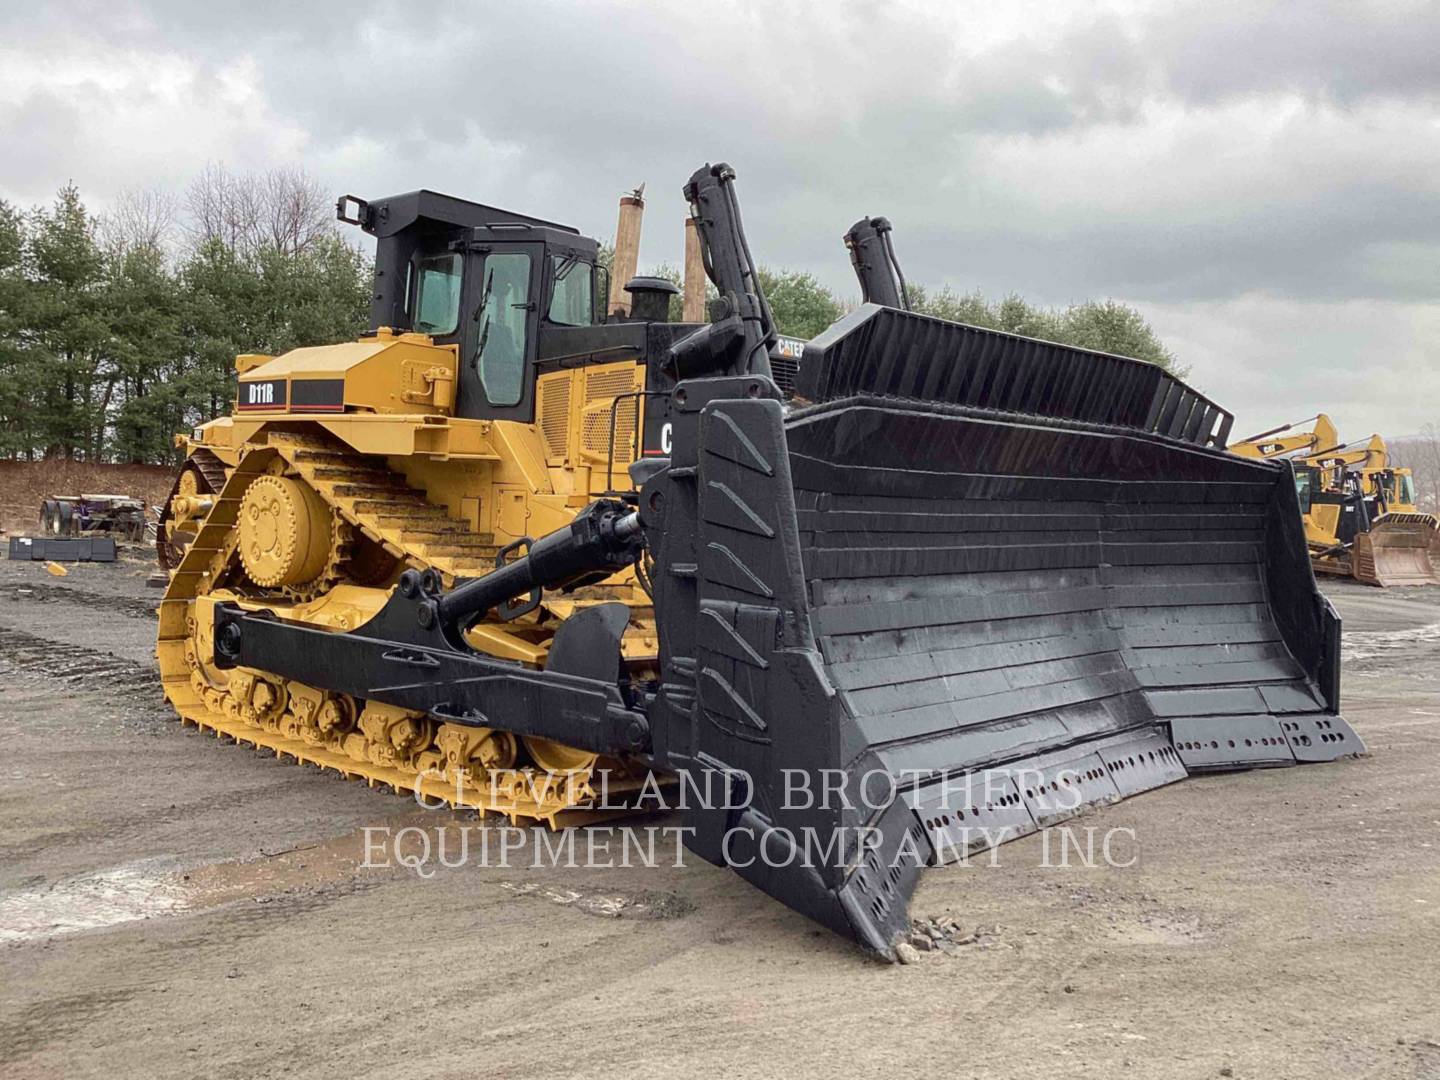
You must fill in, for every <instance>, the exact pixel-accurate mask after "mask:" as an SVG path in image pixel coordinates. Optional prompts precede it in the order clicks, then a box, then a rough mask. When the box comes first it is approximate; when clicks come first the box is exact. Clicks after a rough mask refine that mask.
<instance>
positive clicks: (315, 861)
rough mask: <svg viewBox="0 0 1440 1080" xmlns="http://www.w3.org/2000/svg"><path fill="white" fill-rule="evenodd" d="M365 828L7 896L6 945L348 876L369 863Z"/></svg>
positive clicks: (1, 917) (0, 922)
mask: <svg viewBox="0 0 1440 1080" xmlns="http://www.w3.org/2000/svg"><path fill="white" fill-rule="evenodd" d="M363 835H364V830H363V829H361V830H357V831H356V832H353V833H347V834H346V835H344V836H338V837H335V838H333V839H329V840H323V841H317V842H314V843H308V844H301V845H297V846H295V847H291V848H286V849H284V850H282V851H274V852H269V851H260V852H258V853H256V854H255V855H253V856H250V857H248V858H244V859H235V860H230V861H226V862H218V863H209V864H206V865H202V866H196V867H191V868H188V869H175V867H174V863H173V862H167V863H166V865H165V869H164V870H163V871H162V870H161V869H159V867H158V866H157V865H156V863H155V862H154V861H153V860H151V861H146V862H141V863H132V864H130V865H127V866H120V867H116V868H114V869H111V870H104V871H100V872H99V873H95V874H86V875H83V876H80V877H73V878H67V879H66V880H64V881H59V882H55V883H54V884H51V885H42V886H38V887H36V888H32V889H22V890H17V891H15V892H11V893H6V894H4V895H0V945H9V944H14V943H21V942H26V941H35V940H40V939H44V938H51V937H57V936H60V935H63V934H74V933H79V932H81V931H85V930H102V929H105V928H107V927H112V926H119V925H122V924H124V923H131V922H139V921H141V920H144V919H151V918H155V917H157V916H167V915H170V916H173V915H180V914H185V913H194V912H197V911H204V910H207V909H209V908H214V907H218V906H220V905H221V904H226V903H230V902H233V901H236V900H252V901H254V902H256V903H261V904H263V903H268V902H270V901H272V900H275V899H277V898H278V897H280V896H282V895H284V894H286V893H294V892H300V891H308V890H313V889H315V888H318V887H321V886H325V885H329V884H332V883H334V882H337V881H342V880H343V881H348V880H351V879H353V878H354V877H355V876H356V875H357V874H360V873H362V872H364V870H363V868H362V866H361V859H362V855H363Z"/></svg>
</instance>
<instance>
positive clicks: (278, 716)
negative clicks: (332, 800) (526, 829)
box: [157, 431, 653, 827]
mask: <svg viewBox="0 0 1440 1080" xmlns="http://www.w3.org/2000/svg"><path fill="white" fill-rule="evenodd" d="M277 471H283V472H284V473H285V474H286V475H289V476H292V477H296V478H298V479H299V480H301V481H302V482H303V483H305V484H306V485H307V486H309V487H310V489H311V490H313V491H314V492H316V493H318V494H319V495H320V496H321V498H322V499H323V500H324V501H325V503H326V504H327V505H328V506H329V507H330V508H331V510H332V512H333V513H334V514H335V516H336V529H335V550H334V552H333V554H332V558H331V563H330V566H329V567H328V568H327V571H326V575H327V576H326V577H325V579H324V580H325V589H324V590H322V591H321V592H319V593H316V595H314V596H309V595H307V596H303V597H296V596H283V595H279V594H264V595H260V594H257V593H256V591H255V589H254V587H253V586H248V587H247V586H246V585H245V584H244V581H243V577H242V576H241V575H240V574H239V572H238V570H237V564H238V556H237V554H236V545H237V543H238V536H239V531H240V526H239V511H240V504H241V500H242V499H243V497H244V494H245V492H246V490H247V488H248V487H249V485H250V484H251V483H252V482H253V481H254V480H255V479H256V478H257V477H259V476H261V475H264V474H265V473H267V472H277ZM366 543H368V544H369V545H370V550H371V552H372V553H373V552H374V551H375V549H376V548H379V549H383V551H384V553H385V554H386V555H387V556H388V557H389V558H390V559H393V560H395V564H396V565H403V566H408V567H413V568H416V569H420V570H425V569H432V568H433V569H435V570H437V571H438V572H439V573H441V574H442V575H443V576H444V578H445V579H447V580H454V579H455V578H458V577H469V576H474V575H477V574H480V573H483V572H485V571H486V570H488V569H490V568H492V567H493V565H494V558H495V555H496V552H497V550H498V549H497V547H496V545H495V541H494V539H493V537H490V536H487V535H482V534H477V533H475V532H474V531H473V530H472V529H471V528H470V527H469V526H468V525H467V523H465V522H464V521H462V520H459V519H456V518H453V517H451V516H450V515H449V513H448V511H447V510H446V508H445V507H444V506H442V505H439V504H436V503H432V502H430V501H429V500H428V499H427V498H426V496H425V493H424V492H423V491H421V490H418V489H416V488H414V487H412V486H410V485H409V484H408V483H407V482H406V480H405V478H404V477H403V476H401V475H400V474H399V473H396V472H394V471H392V470H390V469H389V468H387V467H386V465H385V463H384V461H383V460H381V459H376V458H364V457H361V456H359V455H356V454H354V453H353V452H351V451H349V450H348V449H347V448H345V447H344V446H343V445H341V444H339V443H337V442H335V441H334V440H331V439H329V438H328V437H325V436H321V435H318V434H306V433H300V432H293V431H286V432H273V433H271V434H270V436H269V443H268V445H266V446H265V447H261V448H257V449H254V450H252V451H251V452H250V453H248V454H247V455H246V457H245V458H244V459H242V460H241V462H240V463H239V464H238V465H237V466H236V468H235V469H234V470H233V471H232V472H231V473H230V475H229V477H228V479H227V480H226V482H225V485H224V487H223V489H222V490H220V491H219V492H218V493H217V495H216V497H215V503H214V506H213V507H212V509H211V510H210V512H209V514H208V515H207V517H206V518H205V520H204V522H203V523H202V525H201V527H200V530H199V532H198V534H197V535H196V538H195V540H194V542H193V543H192V544H191V545H190V546H189V547H188V548H187V550H186V552H185V555H184V558H183V560H182V561H181V563H180V565H179V567H178V568H177V569H176V571H175V573H174V574H173V576H172V579H171V583H170V587H169V589H168V590H167V591H166V593H165V598H164V600H163V601H162V602H161V606H160V633H159V645H158V650H157V655H158V657H159V662H160V672H161V677H162V681H163V683H164V689H165V696H166V697H167V698H168V699H169V700H170V702H171V704H172V705H173V706H174V707H175V709H176V711H177V712H178V713H179V714H180V718H181V721H182V722H184V723H187V724H194V725H195V726H197V727H199V728H200V729H202V730H207V731H212V732H214V733H215V734H216V735H219V736H226V737H229V738H231V739H234V740H235V741H237V742H241V743H248V744H251V745H253V746H256V747H263V748H265V749H269V750H271V751H273V752H274V753H275V754H276V755H278V756H282V757H291V758H294V759H295V760H296V761H301V762H308V763H311V764H314V765H318V766H320V767H322V768H327V769H333V770H334V771H336V772H338V773H340V774H342V775H344V776H347V777H351V778H356V779H363V780H365V781H367V782H368V783H370V784H371V785H372V786H373V785H375V784H383V785H385V786H387V787H391V788H394V789H395V790H397V791H400V790H412V791H420V792H423V793H424V794H425V795H426V796H427V797H428V798H430V799H432V800H438V801H442V802H446V803H449V804H451V805H453V806H462V807H467V808H473V809H479V810H482V811H488V812H495V813H500V814H504V815H506V816H507V817H510V818H511V819H512V820H529V821H543V822H546V823H548V824H550V825H552V826H557V827H558V826H562V825H568V824H575V823H580V822H583V821H590V820H595V819H596V818H597V817H598V816H609V814H613V811H610V812H608V814H605V815H602V814H601V813H600V812H599V811H598V810H596V809H594V808H593V807H592V806H591V805H589V804H591V803H592V801H593V799H594V796H595V791H594V788H593V786H592V782H591V781H592V775H593V773H594V771H595V770H596V769H597V768H605V767H608V768H612V769H613V768H620V766H619V763H616V762H607V761H605V759H599V760H596V759H595V758H594V756H593V755H590V756H589V757H584V758H582V760H579V761H577V762H576V763H574V764H571V763H569V762H566V763H565V767H563V768H555V767H551V768H543V767H535V766H527V765H525V764H523V763H522V762H523V758H522V757H520V755H519V745H518V743H519V741H518V740H517V739H516V738H515V737H514V736H513V735H510V734H509V733H507V732H504V731H502V730H494V731H492V730H490V729H477V728H469V727H463V726H460V725H451V724H440V723H437V722H435V721H434V720H433V719H431V718H429V717H426V716H422V715H420V714H418V713H415V714H411V713H404V712H402V711H401V710H397V709H392V708H389V707H387V706H376V705H372V704H367V703H365V702H363V701H357V700H353V699H350V698H347V697H345V696H344V695H336V694H329V693H326V692H323V691H320V690H316V689H314V688H312V687H308V686H304V685H301V684H299V683H296V682H294V681H292V680H284V679H280V678H278V677H276V676H273V675H269V674H267V673H265V672H260V671H249V670H247V669H237V670H234V671H224V670H221V669H219V668H218V667H216V665H215V664H214V662H213V644H212V643H211V642H210V640H209V636H208V634H207V632H206V628H207V626H209V625H211V623H212V621H213V608H212V607H211V603H212V601H214V600H217V599H224V600H239V601H243V600H245V599H252V600H258V601H260V602H263V603H264V604H265V605H266V606H267V607H270V608H271V609H272V610H277V611H278V612H280V613H281V615H282V617H290V618H296V619H300V620H302V621H312V620H318V621H319V622H320V624H321V625H326V626H328V627H329V628H330V629H335V630H347V629H352V628H353V627H354V626H355V625H358V624H359V622H361V621H363V620H364V619H365V618H368V616H369V612H367V610H366V608H365V604H366V603H378V602H379V600H382V599H383V597H384V595H385V590H384V589H383V588H378V587H376V586H375V585H374V583H372V582H369V581H364V580H360V579H359V577H358V576H357V572H356V569H355V560H354V557H353V551H354V550H355V546H354V545H360V544H366ZM356 586H361V587H360V588H356ZM237 590H238V591H237ZM343 590H350V591H349V592H348V593H346V594H345V595H346V596H347V597H349V598H351V599H349V600H347V601H344V602H339V601H337V602H336V603H334V604H330V601H331V600H333V599H335V598H336V597H337V596H339V595H340V592H341V591H343ZM307 602H313V605H316V606H310V607H307V606H305V605H306V603H307ZM579 602H582V603H583V602H584V601H579ZM568 603H569V604H570V605H571V606H572V607H573V606H574V604H575V603H577V601H574V600H571V601H568ZM321 605H329V606H321ZM632 612H634V622H636V623H638V624H639V626H640V627H641V629H642V632H643V631H644V630H645V629H649V632H650V633H652V634H653V612H652V611H651V609H649V608H648V607H639V606H636V607H632ZM537 632H539V631H537ZM537 640H539V639H538V638H537ZM558 749H560V750H561V751H562V752H563V748H558ZM529 750H530V752H531V753H532V754H537V755H538V754H539V752H540V751H539V749H538V748H537V747H534V746H533V745H532V746H530V747H529ZM536 761H537V762H542V761H543V759H541V758H539V757H538V756H537V758H536ZM615 775H620V776H621V777H622V779H621V780H619V781H618V782H617V781H616V780H615V779H614V776H615ZM624 775H625V774H624V773H623V772H621V773H619V774H616V773H612V774H611V777H609V778H607V784H606V791H607V795H612V796H613V795H614V794H615V793H616V792H622V793H623V791H624V790H625V789H626V787H627V785H629V786H634V787H636V788H638V787H639V786H640V783H641V782H640V781H639V780H638V779H637V780H633V781H629V780H626V779H624V778H623V777H624Z"/></svg>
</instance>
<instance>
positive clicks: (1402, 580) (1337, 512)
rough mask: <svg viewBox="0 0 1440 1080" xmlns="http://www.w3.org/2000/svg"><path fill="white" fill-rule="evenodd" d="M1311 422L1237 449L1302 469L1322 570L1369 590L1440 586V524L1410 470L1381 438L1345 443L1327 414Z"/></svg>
mask: <svg viewBox="0 0 1440 1080" xmlns="http://www.w3.org/2000/svg"><path fill="white" fill-rule="evenodd" d="M1311 420H1312V421H1313V425H1312V427H1311V428H1310V429H1309V430H1297V429H1300V424H1290V425H1286V426H1285V427H1283V428H1276V429H1274V430H1272V431H1268V432H1263V433H1262V434H1260V435H1256V436H1252V437H1251V438H1249V439H1246V440H1243V441H1241V442H1239V443H1234V444H1232V445H1231V446H1230V450H1231V451H1232V452H1233V453H1238V454H1241V455H1243V456H1246V457H1260V458H1269V457H1285V458H1288V459H1289V460H1290V461H1291V462H1292V463H1293V464H1294V465H1295V479H1296V484H1297V485H1298V491H1299V497H1300V504H1301V512H1302V514H1303V519H1304V522H1305V536H1306V541H1307V543H1308V545H1309V548H1310V555H1311V561H1312V562H1313V564H1314V566H1315V569H1316V571H1318V572H1320V573H1324V574H1335V575H1339V576H1341V577H1354V578H1355V579H1356V580H1358V581H1362V582H1364V583H1365V584H1367V585H1381V586H1391V585H1440V528H1437V526H1440V521H1437V519H1436V517H1435V516H1434V515H1433V514H1424V513H1420V512H1419V511H1418V510H1417V509H1416V507H1415V480H1414V477H1413V476H1412V475H1411V473H1410V470H1409V469H1403V468H1392V467H1391V466H1390V464H1389V453H1388V451H1387V449H1386V447H1385V440H1384V439H1382V438H1381V437H1380V436H1379V435H1372V436H1371V437H1370V438H1369V439H1367V440H1364V441H1363V442H1362V443H1341V442H1340V440H1339V435H1338V433H1337V432H1336V430H1335V425H1334V424H1333V423H1332V422H1331V420H1330V418H1329V417H1328V416H1326V415H1325V414H1324V413H1321V414H1320V415H1318V416H1315V417H1312V418H1311ZM1306 422H1307V421H1301V423H1302V424H1303V423H1306ZM1286 432H1291V434H1284V433H1286Z"/></svg>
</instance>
